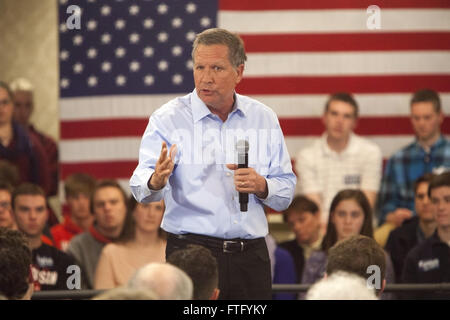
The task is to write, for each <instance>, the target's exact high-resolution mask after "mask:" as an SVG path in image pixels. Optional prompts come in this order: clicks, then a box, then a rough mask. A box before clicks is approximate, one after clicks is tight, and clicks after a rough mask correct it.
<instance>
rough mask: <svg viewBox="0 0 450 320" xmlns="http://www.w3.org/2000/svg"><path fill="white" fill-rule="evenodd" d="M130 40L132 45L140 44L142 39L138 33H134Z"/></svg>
mask: <svg viewBox="0 0 450 320" xmlns="http://www.w3.org/2000/svg"><path fill="white" fill-rule="evenodd" d="M129 39H130V42H131V43H138V42H139V39H140V36H139V34H137V33H132V34H130V37H129Z"/></svg>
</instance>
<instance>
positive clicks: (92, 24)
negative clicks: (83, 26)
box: [87, 20, 97, 31]
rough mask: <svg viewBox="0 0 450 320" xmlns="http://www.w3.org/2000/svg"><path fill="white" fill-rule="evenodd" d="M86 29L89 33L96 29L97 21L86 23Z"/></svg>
mask: <svg viewBox="0 0 450 320" xmlns="http://www.w3.org/2000/svg"><path fill="white" fill-rule="evenodd" d="M87 29H88V30H89V31H92V30H95V29H97V21H95V20H89V21H88V23H87Z"/></svg>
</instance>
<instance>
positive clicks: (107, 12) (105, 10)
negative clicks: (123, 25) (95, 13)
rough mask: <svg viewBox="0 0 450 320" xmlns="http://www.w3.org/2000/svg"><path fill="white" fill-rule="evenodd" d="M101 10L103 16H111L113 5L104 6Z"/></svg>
mask: <svg viewBox="0 0 450 320" xmlns="http://www.w3.org/2000/svg"><path fill="white" fill-rule="evenodd" d="M100 12H101V14H102V16H109V15H110V14H111V7H110V6H103V7H102V8H101V9H100Z"/></svg>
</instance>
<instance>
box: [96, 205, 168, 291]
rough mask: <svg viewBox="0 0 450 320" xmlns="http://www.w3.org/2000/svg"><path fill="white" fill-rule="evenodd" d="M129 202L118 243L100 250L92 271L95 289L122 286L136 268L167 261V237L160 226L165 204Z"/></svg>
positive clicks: (110, 244)
mask: <svg viewBox="0 0 450 320" xmlns="http://www.w3.org/2000/svg"><path fill="white" fill-rule="evenodd" d="M128 203H129V205H128V212H129V214H130V215H131V216H132V219H131V220H130V221H129V222H130V223H125V225H124V228H123V229H122V233H121V234H120V236H119V237H118V238H117V240H116V241H115V242H114V243H109V244H107V245H106V246H105V247H104V248H103V250H102V253H101V255H100V258H99V260H98V264H97V268H96V272H95V283H94V287H95V289H111V288H116V287H118V286H122V285H125V284H126V283H127V282H128V280H130V277H131V276H132V275H133V273H134V272H135V271H136V270H137V269H139V268H141V267H143V266H145V265H146V264H148V263H151V262H161V263H162V262H165V260H166V259H165V251H166V236H165V232H164V230H162V229H161V227H160V226H161V220H162V217H163V214H164V201H159V202H150V203H137V202H136V200H135V199H134V198H133V197H131V198H130V199H129V201H128Z"/></svg>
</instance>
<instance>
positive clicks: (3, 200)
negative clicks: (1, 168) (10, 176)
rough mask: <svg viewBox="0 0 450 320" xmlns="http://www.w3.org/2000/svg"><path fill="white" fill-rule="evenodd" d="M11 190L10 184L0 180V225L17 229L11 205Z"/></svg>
mask: <svg viewBox="0 0 450 320" xmlns="http://www.w3.org/2000/svg"><path fill="white" fill-rule="evenodd" d="M12 192H13V189H12V187H11V185H10V184H8V183H6V182H3V181H0V227H4V228H8V229H17V226H16V222H15V220H14V217H13V213H12V207H11V197H12Z"/></svg>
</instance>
